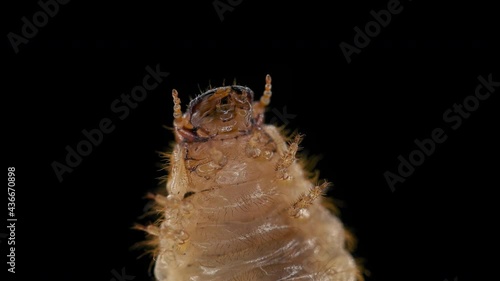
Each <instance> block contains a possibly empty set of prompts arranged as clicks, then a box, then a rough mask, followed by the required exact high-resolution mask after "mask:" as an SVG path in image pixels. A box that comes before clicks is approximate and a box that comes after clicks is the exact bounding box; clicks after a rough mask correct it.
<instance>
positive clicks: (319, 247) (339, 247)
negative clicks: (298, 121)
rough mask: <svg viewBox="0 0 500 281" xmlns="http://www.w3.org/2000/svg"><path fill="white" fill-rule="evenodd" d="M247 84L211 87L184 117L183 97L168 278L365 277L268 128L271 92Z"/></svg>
mask: <svg viewBox="0 0 500 281" xmlns="http://www.w3.org/2000/svg"><path fill="white" fill-rule="evenodd" d="M270 90H271V78H270V77H269V76H267V78H266V88H265V92H264V95H263V96H262V98H261V99H260V100H259V101H257V102H253V92H252V91H251V90H250V89H249V88H246V87H242V86H227V87H220V88H216V89H213V90H210V91H208V92H206V93H204V94H202V95H201V96H199V97H197V98H196V99H194V100H193V101H191V102H190V104H189V106H188V109H187V110H186V112H185V113H184V114H182V111H181V108H180V99H179V98H178V94H177V91H175V90H174V91H173V97H174V117H175V121H174V127H175V128H174V130H175V135H176V140H177V143H176V145H175V147H174V149H173V152H172V155H171V161H170V162H171V164H170V166H169V169H168V170H169V179H168V181H167V191H168V194H169V195H168V197H166V198H161V197H159V198H157V202H158V203H159V204H161V205H163V206H164V208H165V211H164V218H163V220H162V221H161V223H160V225H159V226H158V227H153V228H154V229H150V230H149V232H150V233H152V234H154V235H156V236H158V238H159V251H158V252H159V254H158V256H157V260H156V266H155V276H156V277H157V278H158V280H167V281H175V280H200V281H201V280H203V281H204V280H294V279H301V280H302V279H305V280H346V281H347V280H349V281H352V280H355V273H356V266H355V264H354V262H353V259H352V258H351V256H350V255H349V254H348V253H347V251H346V250H345V249H344V233H343V228H342V225H341V223H340V221H339V220H338V219H337V218H336V217H334V216H332V215H331V214H330V213H329V211H328V210H327V209H326V208H324V207H323V206H322V205H321V204H320V203H319V200H315V199H316V198H317V197H319V196H320V195H321V192H322V191H323V189H324V188H325V187H326V184H323V185H320V186H315V185H313V184H312V183H311V182H310V180H309V179H308V178H307V177H306V175H305V173H304V172H303V169H302V167H301V166H300V165H299V164H298V163H297V162H296V161H295V153H296V152H297V149H298V143H299V141H300V137H299V136H296V137H295V138H294V139H293V140H292V141H290V142H289V143H288V144H287V142H286V141H285V140H284V138H283V137H282V136H281V133H280V132H279V130H278V129H277V128H276V127H274V126H272V125H264V124H263V120H264V109H265V107H266V105H267V104H268V103H269V98H270V96H271V91H270Z"/></svg>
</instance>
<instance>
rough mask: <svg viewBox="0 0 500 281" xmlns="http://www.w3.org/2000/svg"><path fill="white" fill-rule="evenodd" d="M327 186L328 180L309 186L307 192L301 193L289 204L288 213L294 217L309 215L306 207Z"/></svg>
mask: <svg viewBox="0 0 500 281" xmlns="http://www.w3.org/2000/svg"><path fill="white" fill-rule="evenodd" d="M327 187H328V182H325V183H323V184H322V185H317V186H315V187H313V188H311V189H310V190H309V192H308V193H304V194H302V195H301V196H300V197H299V199H298V200H297V201H296V202H295V203H293V205H292V206H291V208H290V210H289V214H290V215H291V216H292V217H295V218H307V217H308V216H309V212H308V211H307V208H308V207H309V206H311V205H312V204H313V202H314V200H316V199H317V198H318V197H319V196H320V195H321V194H322V193H323V191H324V190H325V189H326V188H327Z"/></svg>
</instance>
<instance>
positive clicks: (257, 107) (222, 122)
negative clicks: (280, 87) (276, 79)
mask: <svg viewBox="0 0 500 281" xmlns="http://www.w3.org/2000/svg"><path fill="white" fill-rule="evenodd" d="M270 79H271V78H270V76H269V75H268V76H267V77H266V81H267V84H266V91H265V92H264V96H263V97H262V98H261V101H259V102H255V103H254V102H253V96H254V93H253V91H252V90H251V89H250V88H247V87H244V86H226V87H219V88H215V89H212V90H209V91H207V92H205V93H203V94H201V95H200V96H198V97H196V98H195V99H194V100H192V101H191V102H190V103H189V106H188V109H187V111H186V113H184V114H182V111H181V107H180V99H179V98H178V93H177V91H176V90H173V93H172V95H173V97H174V118H175V121H174V126H175V134H176V137H177V140H178V141H186V142H199V141H207V140H208V139H228V138H234V137H237V136H240V135H246V134H248V133H249V132H250V131H251V129H252V128H253V127H254V126H258V125H260V124H261V123H262V120H263V113H264V108H265V106H266V105H267V104H268V103H269V97H270V88H271V87H270V82H271V80H270ZM266 93H267V94H266Z"/></svg>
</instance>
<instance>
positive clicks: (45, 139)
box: [0, 1, 500, 281]
mask: <svg viewBox="0 0 500 281" xmlns="http://www.w3.org/2000/svg"><path fill="white" fill-rule="evenodd" d="M387 2H388V1H370V3H362V2H360V1H352V2H349V3H334V4H333V6H331V7H330V6H327V5H326V4H322V3H315V2H298V3H295V4H293V3H290V2H287V3H286V4H276V5H270V4H266V3H258V2H255V1H243V2H242V3H241V4H240V5H237V6H236V7H235V8H234V10H233V11H232V12H226V13H225V14H224V21H222V22H221V21H220V19H219V17H218V15H217V13H216V11H215V10H214V7H213V5H212V1H204V3H199V4H197V3H192V2H191V1H189V2H185V3H176V4H163V5H160V4H158V3H152V2H137V1H134V2H131V3H121V2H116V3H107V4H103V3H91V2H87V1H71V2H70V3H68V4H67V5H64V6H61V7H60V11H59V13H58V14H57V15H56V16H55V17H54V18H52V19H50V20H49V22H48V24H47V25H46V26H45V27H43V28H41V29H40V30H39V32H38V33H37V34H36V36H35V37H34V38H32V39H30V40H29V43H28V44H23V45H21V46H20V47H19V53H17V54H15V53H14V51H13V49H12V47H11V45H10V43H9V41H8V39H7V36H4V38H3V41H2V52H3V53H4V57H5V59H3V61H4V62H5V63H2V66H4V73H3V79H2V80H3V81H4V82H3V83H2V84H3V87H2V88H3V90H2V93H3V109H4V112H5V113H4V122H5V126H4V134H3V139H4V143H5V144H4V151H5V152H6V153H7V161H6V166H7V167H9V166H15V167H16V181H17V188H16V215H17V218H18V222H17V224H16V272H17V273H16V274H15V275H12V274H10V273H8V275H9V277H10V278H11V279H12V280H28V279H29V277H32V278H34V279H33V280H105V281H108V280H112V278H113V277H114V276H113V274H112V271H113V270H116V271H118V272H121V270H122V268H125V271H126V273H127V274H129V275H133V276H135V279H134V280H149V279H150V277H149V276H148V265H149V259H148V258H141V259H137V257H138V256H139V255H140V254H141V252H140V251H134V250H130V248H131V246H132V245H134V243H136V242H138V241H141V240H142V239H143V237H144V236H143V234H142V233H141V232H138V231H134V230H131V229H130V228H131V226H132V225H133V224H134V223H135V222H137V221H139V218H138V217H139V216H140V215H141V214H142V213H143V212H144V210H145V208H147V203H148V202H147V200H145V199H143V196H144V195H145V193H146V192H148V191H153V190H155V189H156V187H157V185H158V179H157V178H158V177H160V176H163V175H164V173H163V172H162V171H159V169H160V158H159V156H158V151H166V150H167V149H168V147H169V143H170V142H172V141H173V135H172V134H171V132H170V131H169V130H167V129H165V128H164V127H163V126H170V125H171V124H172V101H171V95H170V93H171V90H172V89H173V88H176V89H177V90H178V91H179V93H180V97H181V99H182V100H183V106H184V107H185V105H186V104H187V102H188V101H189V98H190V97H194V96H196V95H197V94H199V93H200V89H202V90H205V89H207V88H208V86H209V84H211V85H212V86H219V85H221V84H222V83H223V81H224V80H225V81H226V84H230V83H232V81H233V79H236V80H237V82H238V84H243V85H246V86H249V87H250V88H252V89H253V90H254V92H255V93H256V94H257V96H260V94H261V93H262V90H263V87H264V77H265V75H266V74H267V73H269V74H271V75H272V77H273V98H272V102H271V106H270V112H269V114H268V115H267V117H266V119H267V121H271V120H273V121H276V123H277V124H279V125H281V124H283V120H280V119H279V118H276V117H277V116H276V114H273V109H276V110H278V111H279V112H281V113H284V110H286V112H287V113H288V114H292V115H294V117H293V118H289V119H287V122H289V123H288V124H287V128H289V129H292V130H294V129H297V130H298V131H299V132H301V133H303V134H305V136H306V137H305V139H304V141H303V143H302V146H303V147H304V150H305V151H306V152H308V153H309V154H312V155H321V156H322V160H321V161H320V162H319V163H318V165H317V168H318V169H319V170H320V171H321V174H320V175H321V178H325V179H328V180H329V181H331V182H332V183H333V184H334V186H333V188H332V189H331V190H330V191H329V192H328V195H329V196H332V197H334V198H335V199H336V200H337V202H338V204H339V205H340V207H341V218H342V220H343V221H344V223H345V224H346V226H347V227H348V228H350V229H351V230H352V231H353V232H354V234H355V235H356V236H357V238H358V240H359V244H358V248H357V250H356V252H355V256H356V257H358V258H361V259H363V260H364V264H365V267H366V268H367V270H368V271H369V272H370V275H369V276H367V280H387V281H389V280H436V281H442V280H445V279H448V280H453V279H454V278H455V277H456V278H457V280H460V281H462V280H485V277H486V278H488V279H491V278H492V277H493V276H496V275H497V273H496V272H495V269H496V267H495V261H497V260H498V258H496V257H495V255H496V250H495V248H494V246H496V243H497V239H498V233H497V232H496V230H494V225H495V221H498V219H495V216H494V214H496V213H498V207H497V204H495V203H496V202H497V201H498V199H497V198H498V197H497V196H496V195H494V191H495V189H497V188H498V179H497V177H495V174H494V173H495V172H497V171H498V164H497V163H498V162H497V161H498V160H497V159H498V154H497V153H496V150H497V146H498V143H499V139H498V136H497V134H498V111H497V108H498V97H497V95H498V93H499V92H500V90H498V89H497V91H496V92H495V93H493V94H492V95H491V97H490V98H489V99H487V100H485V101H482V102H481V103H480V105H479V108H478V109H477V110H476V111H474V112H472V113H471V116H470V118H468V119H466V120H463V123H462V125H461V126H460V127H459V128H458V129H457V130H452V129H450V124H448V123H446V122H444V121H443V113H444V112H445V111H446V110H447V109H449V108H451V107H452V106H453V104H455V103H462V102H463V100H464V98H466V97H467V96H470V95H473V94H474V91H475V88H476V86H477V85H478V83H479V82H478V80H477V77H478V76H479V75H481V76H483V77H487V76H488V75H489V74H491V73H492V74H493V80H495V81H500V74H499V73H498V62H499V61H498V50H499V48H498V47H499V46H498V44H497V43H496V41H495V39H496V38H495V37H498V30H496V31H495V25H494V24H493V22H494V19H495V17H497V15H495V14H494V8H493V7H491V6H488V5H483V4H480V3H477V2H476V3H477V4H474V6H470V4H466V3H463V4H462V3H453V2H449V3H446V2H445V3H442V4H440V5H439V6H438V5H437V4H436V3H432V2H430V1H427V2H425V1H412V2H408V1H404V2H401V3H402V6H403V7H404V9H403V11H402V12H401V13H400V14H398V15H393V17H392V20H391V23H390V24H389V25H388V26H387V27H385V28H382V30H381V32H380V34H379V35H378V36H377V37H376V38H373V39H372V41H371V42H370V44H369V45H368V46H367V47H366V48H364V49H362V50H361V53H360V54H359V55H358V54H355V55H353V56H352V62H351V63H347V62H346V59H345V58H344V56H343V55H342V52H341V50H340V48H339V43H340V42H342V41H344V42H346V43H349V44H353V37H354V31H353V28H354V27H355V26H358V27H360V28H363V27H364V26H365V24H366V23H367V22H369V21H371V20H372V17H371V15H370V10H376V11H378V10H380V9H383V8H385V7H386V6H387ZM39 9H40V8H39V6H38V4H37V3H36V1H25V2H24V3H23V5H19V6H16V7H8V8H6V9H5V10H4V11H3V12H4V16H2V18H3V19H5V23H4V24H2V27H5V28H6V30H5V31H4V34H5V35H7V34H8V33H9V32H14V33H17V34H21V27H22V24H23V23H22V21H21V18H22V17H23V16H26V17H28V18H31V17H32V15H33V13H35V12H36V11H38V10H39ZM157 64H159V65H160V69H161V70H162V71H165V72H169V73H170V75H169V76H168V77H167V78H166V79H165V80H164V81H163V82H162V83H161V84H160V85H159V86H158V87H157V88H156V89H155V90H153V91H151V92H149V93H148V96H147V98H146V99H145V100H144V101H142V102H140V103H139V106H138V107H137V108H136V109H133V110H131V112H130V115H129V116H128V117H127V118H126V119H124V120H123V121H122V120H119V119H118V118H117V114H115V113H113V112H112V111H111V109H110V105H111V103H112V102H113V101H114V100H115V99H117V98H119V97H120V95H121V94H122V93H125V94H129V93H130V91H131V89H132V88H133V87H134V86H137V85H140V84H141V83H142V78H143V77H144V75H145V74H146V70H145V67H146V66H148V65H149V66H151V67H153V68H155V66H156V65H157ZM285 107H286V108H285ZM273 117H274V119H273ZM103 118H111V119H112V120H113V123H114V125H115V126H116V129H115V130H114V131H113V132H112V133H110V134H107V135H105V137H104V139H103V142H102V143H101V144H100V145H99V146H98V147H94V149H93V151H92V153H91V154H90V155H89V156H86V157H84V158H83V161H82V163H81V164H80V165H79V166H78V167H76V168H75V169H74V171H73V172H72V173H69V174H65V175H64V180H63V182H62V183H59V181H58V180H57V177H56V175H55V173H54V171H53V170H52V168H51V163H53V161H58V162H61V163H63V162H64V158H65V156H66V151H65V147H66V146H67V145H69V146H71V147H73V148H74V147H76V145H77V143H78V142H80V141H81V140H83V139H84V136H83V135H82V133H81V131H82V130H83V129H86V130H91V129H94V128H97V127H98V124H99V122H100V120H102V119H103ZM437 127H441V128H443V129H444V130H445V131H446V133H447V136H448V138H447V140H446V141H445V142H444V143H443V144H439V145H437V147H436V151H435V153H434V154H432V155H431V156H429V157H427V158H426V159H425V162H424V163H423V164H422V165H421V166H419V167H417V168H416V169H415V172H414V173H413V174H412V175H411V176H410V177H408V179H407V180H406V181H405V182H404V183H398V184H397V185H396V190H395V192H391V189H390V188H389V186H388V184H387V183H386V181H385V179H384V176H383V174H384V172H385V171H388V170H389V171H391V172H395V171H396V170H397V165H398V163H399V161H398V159H397V158H398V156H399V155H403V156H404V157H407V156H408V154H410V152H411V151H413V150H414V149H415V148H416V146H415V144H414V143H413V141H414V140H415V139H420V140H422V139H424V138H429V137H430V136H431V132H432V130H433V129H435V128H437ZM5 201H6V200H5ZM1 232H2V233H4V232H5V230H2V231H1ZM6 241H7V240H6V239H2V242H1V244H0V247H1V249H2V250H1V253H2V260H3V261H5V260H4V259H5V255H6V254H7V244H6ZM490 256H492V257H490ZM2 264H3V266H4V268H3V269H2V270H3V271H6V270H7V266H6V264H5V262H2ZM2 280H3V277H2ZM9 280H10V279H9Z"/></svg>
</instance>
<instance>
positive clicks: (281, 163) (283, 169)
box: [276, 134, 302, 180]
mask: <svg viewBox="0 0 500 281" xmlns="http://www.w3.org/2000/svg"><path fill="white" fill-rule="evenodd" d="M301 139H302V137H301V136H300V135H298V134H297V135H296V136H295V138H294V139H293V141H292V142H291V143H290V144H289V146H288V149H287V150H286V151H285V152H284V153H283V155H282V156H281V158H280V159H279V160H278V163H276V172H277V176H278V178H279V179H282V180H287V179H290V173H289V171H288V168H289V167H290V166H291V165H292V164H293V163H294V162H295V155H296V154H297V151H298V150H299V143H300V141H301Z"/></svg>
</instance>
